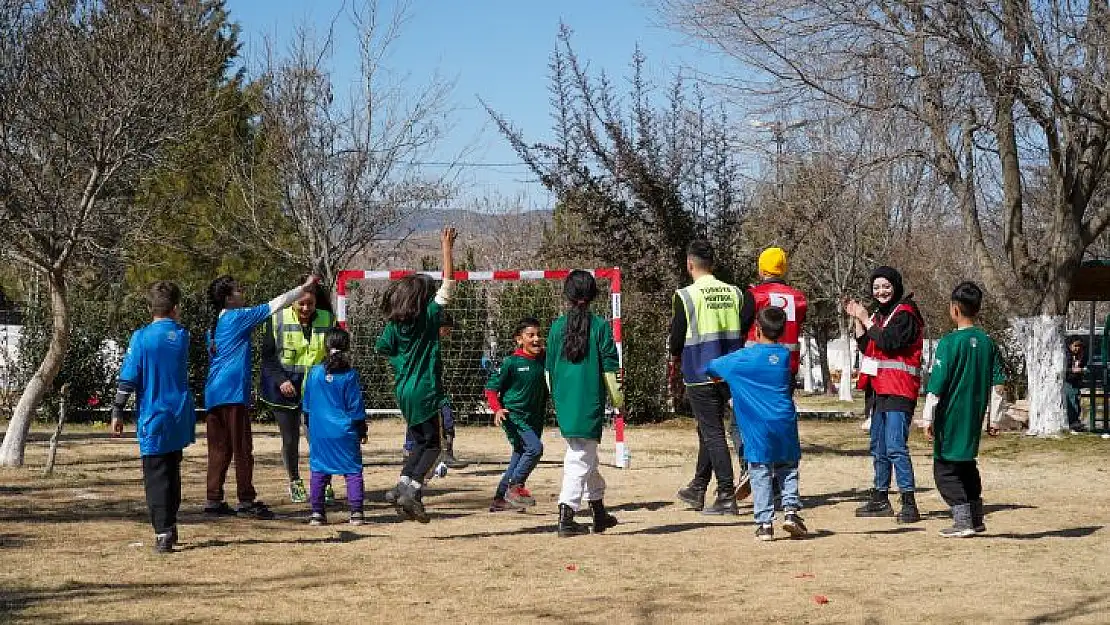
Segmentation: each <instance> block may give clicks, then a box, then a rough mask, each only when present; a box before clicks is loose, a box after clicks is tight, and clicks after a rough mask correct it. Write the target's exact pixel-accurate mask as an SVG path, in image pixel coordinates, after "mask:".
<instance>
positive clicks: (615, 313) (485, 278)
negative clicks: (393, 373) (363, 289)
mask: <svg viewBox="0 0 1110 625" xmlns="http://www.w3.org/2000/svg"><path fill="white" fill-rule="evenodd" d="M570 271H571V270H569V269H556V270H552V269H544V270H535V271H515V270H514V271H455V275H454V278H455V280H456V281H457V282H459V283H465V282H476V283H490V282H506V283H509V282H520V281H547V282H561V281H563V280H565V279H566V277H567V275H569V274H570ZM414 273H423V274H424V275H427V276H429V277H431V278H433V279H435V280H442V279H443V274H442V273H441V272H438V271H421V272H416V271H412V270H391V271H364V270H361V269H348V270H344V271H340V272H339V275H338V277H337V279H336V287H335V289H336V309H335V312H336V320H337V322H338V323H339V325H340V326H341V327H343V328H348V327H349V325H350V324H349V323H348V321H349V320H348V310H349V307H350V303H351V302H350V298H351V296H352V287H353V286H354V283H357V282H370V281H377V282H379V283H388V282H391V281H394V280H399V279H401V278H403V277H405V276H409V275H412V274H414ZM590 273H591V274H592V275H593V276H594V278H596V279H597V280H598V281H599V282H602V281H605V282H607V283H608V287H609V292H610V307H611V323H612V326H613V339H614V342H615V343H616V347H617V357H618V359H619V362H620V367H621V370H622V371H623V369H624V350H623V347H622V344H623V331H622V326H621V271H620V269H619V268H617V267H606V268H599V269H594V270H590ZM450 309H451V306H448V310H450ZM547 321H548V322H549V321H550V320H547ZM356 323H357V321H356ZM506 338H507V337H506ZM358 342H359V341H356V344H357V343H358ZM363 344H365V343H363ZM624 426H625V422H624V414H623V412H622V411H620V410H614V413H613V430H614V440H615V445H614V456H615V462H614V464H615V465H616V466H618V467H622V468H627V467H628V466H629V454H628V453H627V447H626V446H625V428H624Z"/></svg>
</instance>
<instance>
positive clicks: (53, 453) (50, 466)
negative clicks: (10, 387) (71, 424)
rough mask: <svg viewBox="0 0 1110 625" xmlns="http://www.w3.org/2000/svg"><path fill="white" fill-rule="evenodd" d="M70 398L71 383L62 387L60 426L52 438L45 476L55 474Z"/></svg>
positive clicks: (59, 409)
mask: <svg viewBox="0 0 1110 625" xmlns="http://www.w3.org/2000/svg"><path fill="white" fill-rule="evenodd" d="M68 397H69V382H66V383H65V384H63V385H62V390H61V399H60V400H59V401H58V425H57V427H55V428H54V435H53V436H51V437H50V451H49V452H48V453H47V454H46V468H45V469H43V470H42V474H43V475H51V474H52V473H54V461H55V460H56V459H57V457H58V443H59V441H61V438H62V428H63V427H65V424H66V413H67V412H68V411H69V405H68V399H67V398H68Z"/></svg>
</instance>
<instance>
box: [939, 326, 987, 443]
mask: <svg viewBox="0 0 1110 625" xmlns="http://www.w3.org/2000/svg"><path fill="white" fill-rule="evenodd" d="M1005 381H1006V377H1005V375H1004V374H1003V373H1002V364H1001V359H1000V358H999V356H998V348H997V347H996V346H995V344H994V341H992V340H991V339H990V337H989V336H987V334H986V333H985V332H983V330H982V329H980V328H979V327H978V326H971V327H968V328H962V329H960V330H956V331H955V332H952V333H950V334H948V335H946V336H945V337H944V338H942V339H941V340H940V342H939V343H937V348H936V354H935V357H934V360H933V369H932V373H930V375H929V387H928V392H929V393H930V394H932V395H936V396H937V399H938V404H937V408H936V412H935V416H934V422H933V432H934V434H935V438H934V440H933V457H934V458H937V459H940V460H946V461H948V462H962V461H968V460H974V459H975V456H977V455H978V453H979V438H980V436H981V434H982V430H983V415H984V414H985V413H986V410H987V405H988V404H989V403H990V394H991V387H992V386H994V385H996V384H1002V383H1004V382H1005Z"/></svg>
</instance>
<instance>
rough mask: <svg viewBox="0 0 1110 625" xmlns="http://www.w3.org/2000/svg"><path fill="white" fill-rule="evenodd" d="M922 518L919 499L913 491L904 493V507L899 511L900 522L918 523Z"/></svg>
mask: <svg viewBox="0 0 1110 625" xmlns="http://www.w3.org/2000/svg"><path fill="white" fill-rule="evenodd" d="M920 520H921V512H920V511H918V509H917V501H916V500H914V497H913V493H912V492H910V493H902V509H901V510H900V511H899V512H898V522H899V523H917V522H918V521H920Z"/></svg>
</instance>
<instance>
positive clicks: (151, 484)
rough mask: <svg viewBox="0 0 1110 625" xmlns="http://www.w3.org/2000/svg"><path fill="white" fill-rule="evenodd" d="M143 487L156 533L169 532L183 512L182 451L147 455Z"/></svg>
mask: <svg viewBox="0 0 1110 625" xmlns="http://www.w3.org/2000/svg"><path fill="white" fill-rule="evenodd" d="M143 488H144V489H145V490H146V507H147V509H148V510H149V511H150V524H151V525H153V526H154V533H155V534H166V533H169V531H170V530H171V529H173V526H174V525H177V511H178V510H180V509H181V451H180V450H178V451H171V452H169V453H167V454H155V455H151V456H143Z"/></svg>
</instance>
